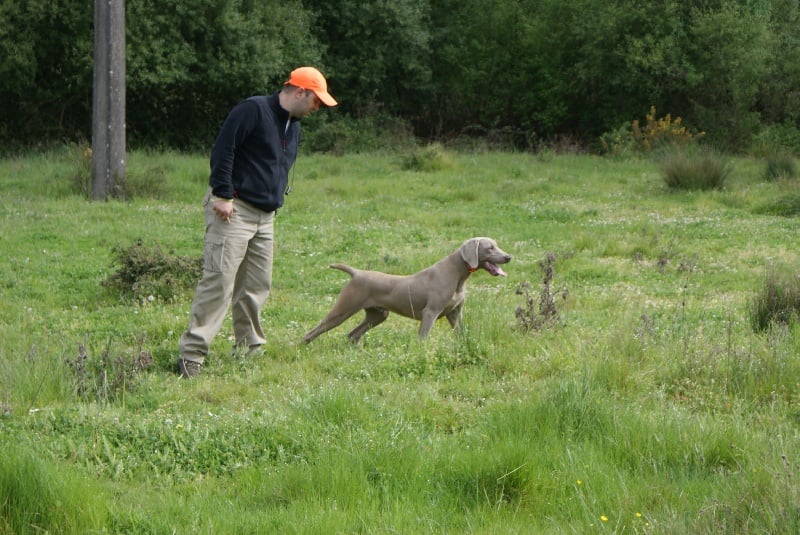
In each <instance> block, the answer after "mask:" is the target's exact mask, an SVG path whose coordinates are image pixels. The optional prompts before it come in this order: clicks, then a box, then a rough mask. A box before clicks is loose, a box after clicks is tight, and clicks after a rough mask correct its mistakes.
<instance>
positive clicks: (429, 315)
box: [419, 308, 442, 340]
mask: <svg viewBox="0 0 800 535" xmlns="http://www.w3.org/2000/svg"><path fill="white" fill-rule="evenodd" d="M441 313H442V311H441V310H439V311H432V310H430V309H427V308H426V309H425V310H423V311H422V320H421V321H420V324H419V338H420V340H424V339H425V338H427V337H428V335H429V334H430V332H431V329H433V324H434V323H436V320H437V318H438V317H439V314H441Z"/></svg>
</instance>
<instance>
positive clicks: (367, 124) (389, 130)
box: [303, 113, 415, 155]
mask: <svg viewBox="0 0 800 535" xmlns="http://www.w3.org/2000/svg"><path fill="white" fill-rule="evenodd" d="M326 120H327V117H325V116H323V115H321V114H320V115H317V116H315V117H311V118H309V119H307V120H306V121H304V126H303V150H309V151H311V152H327V153H331V154H336V155H343V154H357V153H364V152H380V151H397V150H406V149H408V148H409V147H412V146H414V143H415V142H414V135H413V133H412V131H411V127H410V126H409V125H408V123H407V122H406V121H404V120H403V119H400V118H397V117H391V116H389V115H386V114H383V113H375V114H371V115H368V116H366V117H363V118H361V119H353V118H348V117H345V116H339V117H337V118H336V119H333V120H329V121H327V122H326Z"/></svg>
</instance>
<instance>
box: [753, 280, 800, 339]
mask: <svg viewBox="0 0 800 535" xmlns="http://www.w3.org/2000/svg"><path fill="white" fill-rule="evenodd" d="M748 313H749V317H750V324H751V325H752V326H753V330H754V331H756V332H760V331H764V330H766V329H768V328H769V327H770V325H772V324H773V323H783V324H789V323H792V322H794V321H795V320H796V319H797V317H798V314H800V274H798V273H796V272H793V273H787V272H786V271H780V270H778V269H776V268H770V269H768V270H767V273H766V276H765V277H764V284H763V286H762V287H761V290H760V291H759V292H758V293H757V294H756V295H755V296H754V297H753V299H752V300H751V302H750V306H749V310H748Z"/></svg>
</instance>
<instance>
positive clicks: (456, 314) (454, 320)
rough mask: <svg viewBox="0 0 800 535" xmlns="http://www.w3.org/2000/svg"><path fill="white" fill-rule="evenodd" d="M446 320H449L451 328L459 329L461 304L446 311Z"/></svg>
mask: <svg viewBox="0 0 800 535" xmlns="http://www.w3.org/2000/svg"><path fill="white" fill-rule="evenodd" d="M447 321H449V322H450V327H452V328H453V329H455V330H461V305H458V306H457V307H455V308H454V309H453V310H451V311H450V312H448V313H447Z"/></svg>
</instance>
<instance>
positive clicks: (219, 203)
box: [211, 199, 233, 223]
mask: <svg viewBox="0 0 800 535" xmlns="http://www.w3.org/2000/svg"><path fill="white" fill-rule="evenodd" d="M211 208H212V209H213V210H214V213H216V214H217V215H218V216H219V217H220V219H222V220H224V221H225V222H226V223H230V221H231V215H232V214H233V199H217V200H215V201H214V204H212V205H211Z"/></svg>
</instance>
